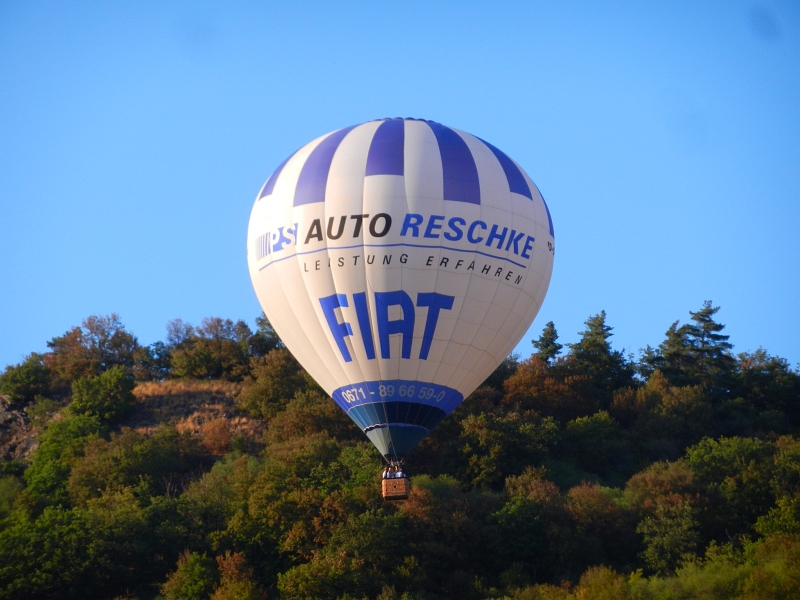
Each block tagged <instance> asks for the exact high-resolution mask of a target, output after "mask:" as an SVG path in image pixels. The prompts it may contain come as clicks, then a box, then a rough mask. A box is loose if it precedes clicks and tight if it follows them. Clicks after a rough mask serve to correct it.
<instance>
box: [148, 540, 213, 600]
mask: <svg viewBox="0 0 800 600" xmlns="http://www.w3.org/2000/svg"><path fill="white" fill-rule="evenodd" d="M218 578H219V575H218V574H217V569H216V565H215V564H214V560H213V559H211V558H209V557H208V556H206V555H205V553H203V554H200V553H198V552H189V551H188V550H187V551H185V552H184V553H183V554H181V557H180V558H179V559H178V565H177V568H176V569H175V571H173V572H172V573H170V574H169V576H168V577H167V581H166V582H164V584H163V585H162V586H161V594H162V595H163V596H164V599H165V600H207V599H208V597H209V596H210V595H211V593H212V592H213V591H214V585H215V584H216V583H217V580H218Z"/></svg>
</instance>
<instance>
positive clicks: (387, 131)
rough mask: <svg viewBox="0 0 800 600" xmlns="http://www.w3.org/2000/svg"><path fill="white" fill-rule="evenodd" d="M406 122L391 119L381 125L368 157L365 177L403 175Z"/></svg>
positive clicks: (373, 139) (376, 132) (374, 137)
mask: <svg viewBox="0 0 800 600" xmlns="http://www.w3.org/2000/svg"><path fill="white" fill-rule="evenodd" d="M404 155H405V122H404V121H403V120H398V119H390V120H387V121H384V122H383V123H381V124H380V126H379V127H378V129H377V130H376V131H375V135H374V136H373V138H372V143H371V144H370V147H369V154H368V155H367V170H366V173H365V175H403V173H404V163H405V159H404Z"/></svg>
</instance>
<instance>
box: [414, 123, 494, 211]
mask: <svg viewBox="0 0 800 600" xmlns="http://www.w3.org/2000/svg"><path fill="white" fill-rule="evenodd" d="M426 123H427V124H428V126H429V127H430V128H431V130H432V131H433V134H434V135H435V136H436V142H437V143H438V144H439V154H440V156H441V159H442V176H443V178H444V199H445V200H453V201H456V202H469V203H471V204H480V203H481V186H480V180H479V179H478V167H477V165H476V164H475V159H474V158H473V157H472V152H470V150H469V146H467V143H466V142H465V141H464V140H463V139H462V138H461V136H460V135H458V134H457V133H456V132H455V131H453V130H452V129H450V128H449V127H445V126H444V125H442V124H440V123H435V122H433V121H426Z"/></svg>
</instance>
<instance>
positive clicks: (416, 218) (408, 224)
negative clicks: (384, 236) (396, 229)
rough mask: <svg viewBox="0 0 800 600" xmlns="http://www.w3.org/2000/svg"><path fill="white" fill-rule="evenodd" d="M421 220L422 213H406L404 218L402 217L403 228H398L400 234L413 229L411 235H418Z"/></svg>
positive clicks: (402, 234)
mask: <svg viewBox="0 0 800 600" xmlns="http://www.w3.org/2000/svg"><path fill="white" fill-rule="evenodd" d="M422 220H423V219H422V215H418V214H415V213H408V214H406V217H405V219H403V228H402V229H401V230H400V235H401V236H404V235H405V234H406V231H408V230H409V229H413V230H414V233H413V234H411V235H412V237H419V226H420V225H421V224H422Z"/></svg>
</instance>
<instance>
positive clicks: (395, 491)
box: [381, 477, 411, 500]
mask: <svg viewBox="0 0 800 600" xmlns="http://www.w3.org/2000/svg"><path fill="white" fill-rule="evenodd" d="M381 491H382V492H383V499H384V500H407V499H408V494H409V492H410V491H411V482H410V481H409V480H408V477H395V478H392V479H382V480H381Z"/></svg>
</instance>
